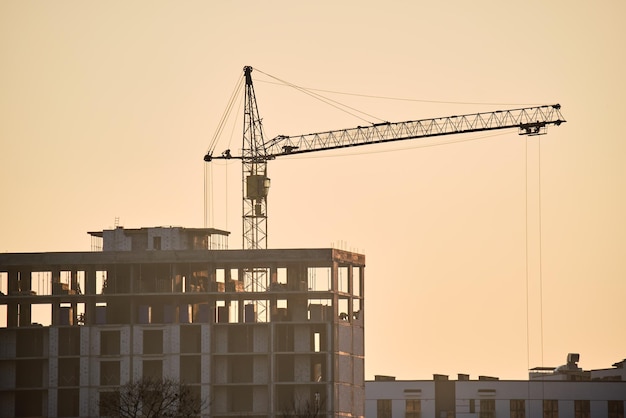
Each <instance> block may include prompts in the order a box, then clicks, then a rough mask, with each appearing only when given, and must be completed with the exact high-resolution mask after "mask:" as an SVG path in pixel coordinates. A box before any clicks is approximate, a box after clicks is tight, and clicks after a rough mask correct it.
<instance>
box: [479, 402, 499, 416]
mask: <svg viewBox="0 0 626 418" xmlns="http://www.w3.org/2000/svg"><path fill="white" fill-rule="evenodd" d="M479 416H480V418H495V416H496V400H495V399H481V400H480V415H479Z"/></svg>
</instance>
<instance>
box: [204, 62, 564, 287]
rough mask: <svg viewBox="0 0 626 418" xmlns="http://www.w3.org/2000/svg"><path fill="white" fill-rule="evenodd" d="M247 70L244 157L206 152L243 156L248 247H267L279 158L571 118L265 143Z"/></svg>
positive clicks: (360, 129) (507, 113)
mask: <svg viewBox="0 0 626 418" xmlns="http://www.w3.org/2000/svg"><path fill="white" fill-rule="evenodd" d="M243 72H244V77H245V99H244V126H243V146H242V152H241V155H239V156H235V155H232V154H231V152H230V150H226V151H224V152H223V153H222V154H221V155H217V156H214V155H213V150H209V152H207V154H206V155H205V156H204V161H206V162H210V161H212V160H214V159H226V160H228V159H240V160H241V162H242V181H243V187H242V190H243V217H242V221H243V249H264V248H267V217H268V215H267V195H268V191H269V187H270V179H269V177H268V175H267V163H268V161H270V160H273V159H275V158H277V157H282V156H289V155H296V154H302V153H309V152H316V151H324V150H332V149H339V148H348V147H356V146H362V145H370V144H380V143H384V142H392V141H404V140H410V139H419V138H428V137H435V136H444V135H454V134H462V133H470V132H482V131H493V130H500V129H511V128H517V129H518V130H519V134H520V135H542V134H545V133H546V130H547V127H548V126H549V125H555V126H559V125H560V124H561V123H564V122H565V119H564V118H563V116H562V115H561V112H560V109H561V106H560V105H559V104H553V105H543V106H536V107H524V108H518V109H510V110H497V111H492V112H484V113H473V114H466V115H454V116H446V117H440V118H434V119H421V120H412V121H406V122H395V123H391V122H383V123H375V124H372V125H368V126H357V127H355V128H348V129H340V130H332V131H325V132H318V133H310V134H305V135H297V136H285V135H279V136H277V137H275V138H273V139H270V140H269V141H265V140H264V138H263V130H262V123H261V118H260V116H259V112H258V108H257V102H256V97H255V94H254V85H253V83H252V67H250V66H246V67H244V69H243ZM244 274H246V275H249V277H244V283H251V286H252V290H265V284H264V283H266V280H265V279H266V277H264V276H265V273H264V272H262V271H261V272H254V271H253V272H247V273H244Z"/></svg>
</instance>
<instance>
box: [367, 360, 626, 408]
mask: <svg viewBox="0 0 626 418" xmlns="http://www.w3.org/2000/svg"><path fill="white" fill-rule="evenodd" d="M578 358H579V356H578V354H569V355H568V358H567V364H566V365H564V366H560V367H552V368H547V367H543V368H534V369H532V370H531V372H530V379H529V380H527V381H523V380H499V379H498V378H495V377H489V376H479V377H478V379H477V380H471V379H470V377H469V375H466V374H459V375H458V377H457V380H450V379H449V378H448V376H446V375H434V376H433V380H396V379H395V378H394V377H391V376H376V378H375V380H374V381H367V382H365V393H366V406H365V415H366V417H368V418H441V417H445V418H448V417H455V418H541V417H543V418H557V417H561V418H624V409H625V403H626V369H624V361H621V362H618V363H615V364H614V365H613V368H612V369H602V370H591V371H583V370H582V369H580V368H579V367H578V365H577V364H576V363H577V362H578Z"/></svg>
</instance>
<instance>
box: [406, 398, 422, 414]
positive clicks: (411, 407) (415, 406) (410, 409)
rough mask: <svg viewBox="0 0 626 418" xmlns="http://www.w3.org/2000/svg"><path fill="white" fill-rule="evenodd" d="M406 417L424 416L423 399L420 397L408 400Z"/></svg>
mask: <svg viewBox="0 0 626 418" xmlns="http://www.w3.org/2000/svg"><path fill="white" fill-rule="evenodd" d="M405 409H406V412H405V414H404V416H405V418H422V401H421V400H419V399H407V400H406V407H405Z"/></svg>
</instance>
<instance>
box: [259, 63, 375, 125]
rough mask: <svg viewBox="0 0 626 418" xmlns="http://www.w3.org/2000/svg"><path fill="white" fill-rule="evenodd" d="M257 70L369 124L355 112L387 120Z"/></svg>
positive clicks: (368, 121) (370, 122)
mask: <svg viewBox="0 0 626 418" xmlns="http://www.w3.org/2000/svg"><path fill="white" fill-rule="evenodd" d="M255 70H256V71H258V72H260V73H261V74H263V75H265V76H267V77H270V78H272V79H274V80H276V81H279V82H280V83H275V84H282V85H285V86H288V87H292V88H294V89H296V90H298V91H299V92H301V93H304V94H306V95H308V96H311V97H313V98H314V99H317V100H319V101H321V102H322V103H325V104H327V105H329V106H332V107H334V108H336V109H338V110H340V111H342V112H344V113H347V114H349V115H351V116H354V117H355V118H357V119H360V120H361V121H363V122H366V123H369V124H373V122H372V121H371V120H367V119H365V118H363V117H361V116H359V115H357V114H356V113H354V112H358V113H360V114H362V115H365V116H369V117H370V118H373V119H377V120H378V121H379V122H387V121H386V120H385V119H382V118H379V117H376V116H374V115H371V114H369V113H366V112H363V111H361V110H358V109H356V108H354V107H351V106H348V105H346V104H343V103H341V102H338V101H337V100H333V99H330V98H328V97H325V96H322V95H321V94H318V93H314V90H315V89H307V88H304V87H301V86H298V85H296V84H293V83H290V82H288V81H285V80H281V79H280V78H278V77H274V76H273V75H270V74H267V73H265V72H263V71H261V70H259V69H257V68H255ZM317 91H324V90H317ZM347 109H350V110H352V111H353V112H350V111H349V110H347Z"/></svg>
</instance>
